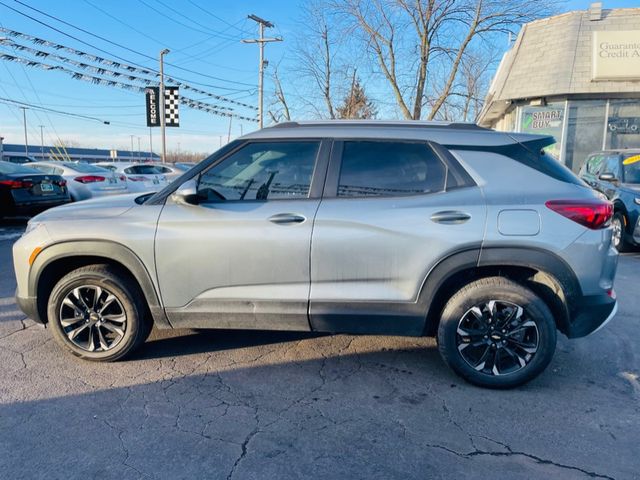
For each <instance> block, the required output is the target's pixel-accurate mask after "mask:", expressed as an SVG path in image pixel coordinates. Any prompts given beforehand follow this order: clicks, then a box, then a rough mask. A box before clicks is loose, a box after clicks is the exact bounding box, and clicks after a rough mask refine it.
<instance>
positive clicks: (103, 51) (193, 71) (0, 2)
mask: <svg viewBox="0 0 640 480" xmlns="http://www.w3.org/2000/svg"><path fill="white" fill-rule="evenodd" d="M14 1H16V2H18V3H20V4H21V5H24V6H26V7H27V8H29V9H31V10H34V11H37V12H38V13H40V14H41V15H45V16H46V17H49V18H52V19H54V20H56V21H58V22H60V23H63V24H65V25H67V26H70V27H71V28H74V29H76V30H79V31H81V32H83V33H86V34H87V35H90V36H92V37H95V38H98V39H100V40H102V41H104V42H107V43H110V44H111V45H114V46H116V47H119V48H122V49H125V50H127V51H129V52H132V53H135V54H136V55H140V56H142V57H145V58H147V59H150V60H153V61H155V57H152V56H151V55H147V54H146V53H143V52H139V51H136V50H134V49H132V48H129V47H127V46H125V45H122V44H119V43H117V42H114V41H112V40H109V39H108V38H105V37H102V36H100V35H97V34H95V33H92V32H89V31H88V30H85V29H83V28H81V27H77V26H76V25H73V24H71V23H69V22H67V21H65V20H62V19H60V18H58V17H56V16H55V15H50V14H48V13H46V12H43V11H42V10H39V9H37V8H35V7H31V6H29V5H27V4H25V3H22V2H20V0H14ZM85 1H86V0H85ZM0 5H3V6H4V7H6V8H8V9H9V10H12V11H14V12H16V13H17V14H19V15H22V16H24V17H26V18H28V19H30V20H32V21H34V22H36V23H39V24H40V25H43V26H45V27H47V28H50V29H51V30H54V31H56V32H58V33H60V34H62V35H64V36H66V37H69V38H71V39H73V40H76V41H77V42H80V43H82V44H83V45H87V46H89V47H91V48H94V49H96V50H98V51H100V52H102V53H106V54H108V55H111V56H113V57H115V58H118V59H120V60H123V61H125V62H129V63H133V64H134V65H137V66H138V67H141V68H147V67H145V66H143V65H140V64H138V63H135V62H131V61H130V60H127V59H125V58H123V57H120V56H119V55H116V54H114V53H112V52H109V51H107V50H104V49H102V48H100V47H97V46H95V45H93V44H91V43H89V42H86V41H84V40H82V39H80V38H78V37H76V36H74V35H71V34H68V33H66V32H64V31H62V30H60V29H59V28H56V27H54V26H52V25H49V24H48V23H46V22H43V21H41V20H38V19H37V18H35V17H32V16H31V15H29V14H27V13H24V12H21V11H20V10H18V9H16V8H13V7H11V6H9V5H7V4H6V3H4V2H2V1H0ZM167 65H170V66H172V67H174V68H177V69H179V70H182V71H185V72H189V73H193V74H195V75H199V76H202V77H205V78H211V79H213V80H218V81H222V82H228V83H234V84H237V85H246V86H250V87H254V88H255V85H254V84H248V83H243V82H236V81H235V80H227V79H224V78H220V77H215V76H213V75H208V74H205V73H202V72H198V71H196V70H191V69H188V68H184V67H180V66H178V65H174V64H172V63H168V62H167ZM174 77H175V78H178V79H180V80H183V81H188V80H185V79H181V78H180V77H176V76H175V75H174ZM191 83H196V84H198V85H203V86H208V87H211V88H220V89H226V90H236V91H242V90H240V89H234V88H229V87H222V86H214V85H209V84H204V83H199V82H195V81H191Z"/></svg>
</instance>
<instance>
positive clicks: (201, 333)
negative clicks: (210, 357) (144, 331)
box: [130, 329, 329, 360]
mask: <svg viewBox="0 0 640 480" xmlns="http://www.w3.org/2000/svg"><path fill="white" fill-rule="evenodd" d="M327 335H329V334H324V333H314V332H289V331H286V332H280V331H264V330H218V329H210V330H205V329H199V330H188V329H184V330H154V331H153V332H152V333H151V336H150V337H149V339H148V340H147V342H146V343H145V344H144V345H143V346H142V347H141V348H140V349H139V350H137V351H136V352H135V353H134V354H132V355H131V356H130V358H131V359H137V360H147V359H153V358H167V357H179V356H185V355H193V354H197V353H213V352H219V351H224V350H233V349H237V348H245V347H257V346H263V345H274V344H280V343H287V342H296V341H300V340H305V339H312V338H320V337H325V336H327Z"/></svg>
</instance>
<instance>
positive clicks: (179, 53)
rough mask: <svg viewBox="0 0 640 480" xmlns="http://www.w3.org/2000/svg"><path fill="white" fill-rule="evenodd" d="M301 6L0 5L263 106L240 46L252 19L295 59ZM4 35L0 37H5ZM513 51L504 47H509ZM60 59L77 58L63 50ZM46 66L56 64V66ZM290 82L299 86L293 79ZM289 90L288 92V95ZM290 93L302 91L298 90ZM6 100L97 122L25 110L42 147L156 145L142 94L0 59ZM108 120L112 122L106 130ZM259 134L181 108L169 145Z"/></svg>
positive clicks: (279, 51)
mask: <svg viewBox="0 0 640 480" xmlns="http://www.w3.org/2000/svg"><path fill="white" fill-rule="evenodd" d="M303 2H304V0H280V1H276V0H238V1H234V2H230V1H222V0H110V1H104V0H65V1H56V2H50V1H47V0H19V1H17V0H0V27H4V28H7V29H11V30H14V31H18V32H21V33H25V34H28V35H32V36H34V37H38V38H42V39H46V40H48V41H51V42H55V43H58V44H61V45H64V46H67V47H71V48H74V49H77V50H80V51H83V52H86V53H91V54H94V55H97V56H100V57H103V58H108V59H113V60H118V61H122V62H123V63H124V61H125V60H126V61H127V62H128V63H130V64H131V63H135V64H136V65H140V66H144V67H150V68H154V69H157V66H158V61H157V56H158V53H159V51H160V50H162V49H163V48H168V49H169V50H170V53H169V54H168V55H167V56H166V57H165V59H166V62H167V63H166V65H165V73H166V74H167V75H169V76H173V77H179V78H180V79H181V80H183V81H185V83H187V84H189V85H191V86H193V87H196V88H199V89H201V90H203V91H206V92H209V93H212V94H215V95H218V96H220V97H224V98H225V99H230V100H235V101H238V102H242V103H246V104H250V105H257V83H258V72H257V70H258V47H257V45H255V44H246V43H242V41H241V40H242V39H250V38H255V37H256V36H257V26H256V24H255V23H254V22H253V21H251V20H249V19H247V15H248V14H255V15H258V16H260V17H262V18H265V19H267V20H269V21H271V22H273V23H274V25H275V27H274V28H272V29H268V30H267V32H266V34H267V35H268V36H280V37H282V38H283V40H284V41H283V42H279V43H270V44H268V45H267V46H266V56H265V58H266V59H268V60H269V62H270V64H272V65H274V64H277V63H278V62H280V61H283V59H287V58H288V57H290V56H291V55H292V49H293V44H292V42H287V39H288V38H289V39H291V38H293V37H294V36H295V34H296V33H297V32H299V31H300V29H302V28H304V25H303V24H302V23H301V21H300V6H301V5H302V3H303ZM590 3H591V1H590V0H568V1H566V2H564V6H563V8H562V9H563V10H564V11H571V10H580V9H586V8H588V6H589V4H590ZM637 6H639V5H638V0H604V7H605V8H625V7H637ZM9 7H11V8H13V9H15V10H19V11H21V12H23V13H24V14H26V15H29V16H30V17H32V18H27V17H26V16H24V15H21V14H19V13H17V12H15V11H13V10H11V8H9ZM29 7H32V8H29ZM33 9H38V10H40V11H41V12H43V13H40V12H37V11H35V10H33ZM171 9H173V10H171ZM45 14H48V15H50V17H47V16H46V15H45ZM51 17H56V18H55V19H54V18H51ZM63 22H66V23H63ZM45 24H46V25H45ZM47 25H48V26H47ZM50 27H54V29H56V30H54V29H52V28H50ZM74 27H76V28H74ZM79 29H82V30H85V31H86V32H89V33H86V32H83V31H81V30H79ZM91 34H93V35H96V36H99V37H103V38H104V39H106V40H109V41H111V42H113V43H116V44H119V45H120V46H118V45H114V44H113V43H109V42H108V41H105V40H102V39H99V38H96V37H95V36H92V35H91ZM3 36H4V35H3V34H2V32H0V38H1V37H3ZM70 36H72V37H75V38H70ZM16 41H17V42H19V43H22V44H24V45H27V46H29V47H31V48H35V49H42V48H41V47H39V46H37V45H34V44H33V43H31V42H29V41H28V40H23V39H16ZM506 45H507V44H506V42H505V48H506ZM123 47H124V48H123ZM0 54H10V55H18V56H29V55H26V54H24V53H23V52H16V51H15V50H14V49H12V48H11V47H9V46H7V45H0ZM58 54H59V55H61V56H67V57H69V56H70V55H68V54H67V53H65V52H64V51H61V52H58ZM42 61H43V62H48V63H50V64H54V62H52V61H48V60H42ZM265 80H266V84H265V105H266V104H267V103H268V101H267V100H268V98H269V96H270V95H271V94H273V85H272V84H271V82H270V80H269V75H268V74H266V75H265ZM365 80H366V79H365ZM288 81H290V82H291V81H294V82H295V77H293V80H292V79H291V78H290V79H289V80H288ZM292 87H293V86H292ZM286 88H287V85H285V90H286ZM291 90H292V91H293V92H295V88H292V89H291ZM181 93H182V94H184V95H187V94H188V96H189V97H191V98H193V99H197V100H202V101H203V102H207V103H211V104H214V103H215V104H218V105H227V106H233V105H232V104H230V103H227V102H224V101H218V100H215V99H211V98H208V97H205V96H204V95H202V94H197V93H194V92H186V91H184V90H183V91H182V92H181ZM294 95H295V94H294ZM1 99H11V100H16V101H19V102H25V103H29V104H34V105H38V106H42V107H46V108H50V109H54V110H60V111H65V112H72V113H75V114H79V115H85V116H89V117H92V118H93V119H94V120H92V119H86V118H74V117H69V116H64V115H60V114H57V113H53V112H49V113H43V112H38V111H37V110H34V109H28V110H26V116H27V135H28V137H29V144H37V145H39V144H40V141H41V137H40V135H41V131H42V132H43V137H44V143H45V145H52V144H54V143H56V142H57V141H59V140H62V141H63V142H64V143H65V144H66V145H69V144H78V145H80V146H87V147H97V148H108V149H114V148H119V149H124V150H128V149H130V148H131V144H132V142H133V148H134V149H135V150H137V149H138V145H140V148H141V149H142V150H148V149H149V146H150V129H149V128H147V127H146V117H145V100H144V94H143V93H137V92H131V91H127V90H123V89H119V88H113V87H109V86H103V85H93V84H91V83H89V82H84V81H79V80H74V79H73V78H71V76H69V75H67V74H65V73H63V72H60V71H44V70H41V69H38V68H32V67H29V66H26V65H21V64H18V63H15V62H10V61H3V60H0V100H1ZM233 107H234V108H236V109H237V110H236V111H237V112H238V113H239V114H241V115H244V116H251V115H252V114H255V112H254V111H253V110H250V109H247V108H245V107H235V106H233ZM22 115H23V111H22V110H21V109H20V108H19V107H17V106H15V105H14V106H9V105H6V104H2V103H0V136H2V137H4V138H5V140H4V142H5V143H20V144H23V143H24V131H23V116H22ZM105 121H106V122H109V123H110V124H109V125H105V124H104V122H105ZM265 121H266V119H265ZM40 125H42V128H40ZM256 128H257V124H256V123H253V122H249V121H243V120H239V119H235V118H234V119H232V120H231V124H230V122H229V119H228V118H226V117H220V116H214V115H212V114H209V113H205V112H201V111H198V110H193V109H190V108H187V107H185V106H182V105H181V106H180V127H179V128H167V148H168V149H169V150H181V151H193V152H201V153H206V152H211V151H213V150H215V149H217V148H218V147H219V146H220V145H221V144H224V143H226V141H227V138H228V137H229V132H230V138H234V137H237V136H239V135H240V134H241V133H247V132H249V131H251V130H255V129H256ZM151 134H152V139H151V143H152V145H153V150H154V151H155V152H158V151H159V150H160V129H159V128H153V129H151ZM132 136H133V138H132Z"/></svg>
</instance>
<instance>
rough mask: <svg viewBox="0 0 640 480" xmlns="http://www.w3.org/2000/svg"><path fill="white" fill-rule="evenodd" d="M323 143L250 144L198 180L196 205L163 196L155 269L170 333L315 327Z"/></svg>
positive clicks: (283, 142) (274, 142)
mask: <svg viewBox="0 0 640 480" xmlns="http://www.w3.org/2000/svg"><path fill="white" fill-rule="evenodd" d="M321 143H322V142H321V141H319V140H300V141H268V142H267V141H264V142H263V141H254V142H249V143H246V144H244V145H243V146H241V147H240V148H239V149H237V150H235V151H233V152H232V153H230V154H229V155H228V156H227V157H226V158H224V159H222V160H221V161H219V162H217V163H215V164H214V165H213V166H212V167H211V168H209V169H207V170H204V171H203V173H202V174H200V175H199V176H198V178H197V200H196V201H195V202H194V203H195V204H184V203H178V202H174V201H172V200H171V198H169V199H167V203H166V205H165V207H164V208H163V210H162V213H161V215H160V219H159V222H158V231H157V236H156V265H157V275H158V281H159V284H160V292H161V294H162V300H163V302H164V305H165V308H166V312H167V316H168V318H169V320H170V322H171V324H172V325H173V326H174V327H192V328H195V327H201V328H208V327H211V328H256V329H290V330H308V329H309V322H308V315H307V307H308V299H309V282H310V274H309V255H310V242H311V231H312V225H313V219H314V216H315V214H316V211H317V209H318V205H319V199H318V198H313V197H314V196H316V195H313V194H312V192H313V189H312V184H314V182H322V181H323V178H322V179H321V178H319V177H320V176H324V172H319V171H316V170H315V165H316V160H317V159H318V158H319V157H322V156H323V155H324V153H321V152H324V150H325V149H324V148H322V149H321V148H320V147H321ZM325 165H326V164H325ZM314 172H315V173H314ZM318 196H319V195H318Z"/></svg>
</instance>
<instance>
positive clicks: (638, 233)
mask: <svg viewBox="0 0 640 480" xmlns="http://www.w3.org/2000/svg"><path fill="white" fill-rule="evenodd" d="M580 177H581V178H582V179H583V180H584V181H585V182H587V183H588V184H589V185H591V186H592V187H593V188H595V189H596V190H597V191H599V192H601V193H602V194H604V195H605V196H606V197H607V198H608V199H609V200H611V201H612V202H613V218H612V219H611V226H612V227H613V244H614V246H615V247H616V248H617V249H618V250H619V251H624V250H625V249H626V248H627V247H629V246H638V245H640V149H636V150H631V149H624V150H605V151H601V152H596V153H592V154H591V155H589V157H587V160H586V161H585V162H584V165H583V166H582V168H581V169H580Z"/></svg>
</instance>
